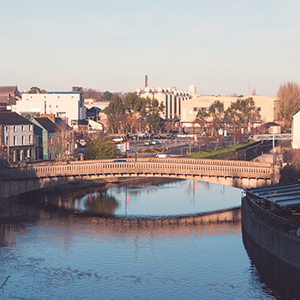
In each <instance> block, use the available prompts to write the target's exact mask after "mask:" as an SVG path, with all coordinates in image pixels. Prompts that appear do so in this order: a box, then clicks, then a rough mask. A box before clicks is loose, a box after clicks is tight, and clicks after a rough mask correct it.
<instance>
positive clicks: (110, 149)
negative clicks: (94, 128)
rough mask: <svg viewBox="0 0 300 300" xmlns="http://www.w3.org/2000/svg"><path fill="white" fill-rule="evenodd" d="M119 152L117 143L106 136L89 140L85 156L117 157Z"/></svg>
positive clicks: (87, 157)
mask: <svg viewBox="0 0 300 300" xmlns="http://www.w3.org/2000/svg"><path fill="white" fill-rule="evenodd" d="M118 154H119V150H118V149H117V148H116V147H115V145H114V144H113V143H112V142H110V141H107V140H106V139H105V138H104V137H96V138H93V139H91V140H88V141H87V143H86V147H85V151H84V157H85V159H87V160H90V159H106V158H115V157H116V156H117V155H118Z"/></svg>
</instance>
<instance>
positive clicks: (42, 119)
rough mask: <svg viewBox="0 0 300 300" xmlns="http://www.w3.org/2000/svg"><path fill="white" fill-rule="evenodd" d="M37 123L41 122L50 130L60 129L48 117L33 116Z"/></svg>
mask: <svg viewBox="0 0 300 300" xmlns="http://www.w3.org/2000/svg"><path fill="white" fill-rule="evenodd" d="M33 119H34V120H35V121H36V122H37V123H39V124H40V125H41V126H42V127H43V128H44V129H45V130H47V131H48V132H57V131H60V129H59V127H58V126H57V125H56V124H55V123H54V122H53V121H52V120H51V119H49V118H48V117H36V118H33Z"/></svg>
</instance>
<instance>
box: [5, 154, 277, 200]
mask: <svg viewBox="0 0 300 300" xmlns="http://www.w3.org/2000/svg"><path fill="white" fill-rule="evenodd" d="M136 176H143V177H169V178H180V179H194V180H199V181H205V182H212V183H219V184H223V185H228V186H233V187H239V188H250V187H258V186H263V185H269V184H271V182H272V179H273V166H272V165H271V164H269V163H258V162H247V161H225V160H208V159H188V158H167V159H161V158H146V159H138V160H134V159H128V160H126V161H113V160H94V161H74V162H70V163H69V164H67V163H65V162H43V163H34V164H28V165H25V166H13V167H9V168H4V169H1V173H0V189H1V191H0V193H1V194H0V196H1V197H9V196H13V195H16V194H19V193H24V192H28V191H32V190H36V189H39V188H45V187H50V186H54V185H57V184H62V183H66V182H69V181H79V180H83V179H99V178H104V179H105V178H118V177H136ZM278 180H279V167H278V166H276V168H275V182H278Z"/></svg>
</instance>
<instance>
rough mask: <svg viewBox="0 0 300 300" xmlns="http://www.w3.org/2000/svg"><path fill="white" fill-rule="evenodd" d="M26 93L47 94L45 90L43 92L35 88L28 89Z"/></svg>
mask: <svg viewBox="0 0 300 300" xmlns="http://www.w3.org/2000/svg"><path fill="white" fill-rule="evenodd" d="M28 93H29V94H45V93H47V92H46V90H44V89H40V88H39V87H37V86H33V87H31V88H30V90H29V92H28Z"/></svg>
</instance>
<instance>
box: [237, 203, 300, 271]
mask: <svg viewBox="0 0 300 300" xmlns="http://www.w3.org/2000/svg"><path fill="white" fill-rule="evenodd" d="M242 227H243V230H245V231H246V233H247V234H248V235H249V236H250V237H251V239H252V240H253V241H254V242H255V243H256V244H258V245H259V246H260V247H262V248H263V249H264V250H265V251H267V252H268V253H270V254H271V255H273V256H275V257H277V258H278V259H281V260H282V261H284V262H285V263H288V264H290V265H292V266H295V267H297V268H300V237H297V236H296V235H295V233H294V232H293V233H289V232H287V231H284V230H282V229H280V228H277V227H274V226H272V225H271V224H270V222H268V221H266V220H263V219H262V218H260V217H258V215H257V214H256V213H254V211H253V210H252V209H251V206H250V205H249V200H247V199H246V198H244V199H243V200H242Z"/></svg>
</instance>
